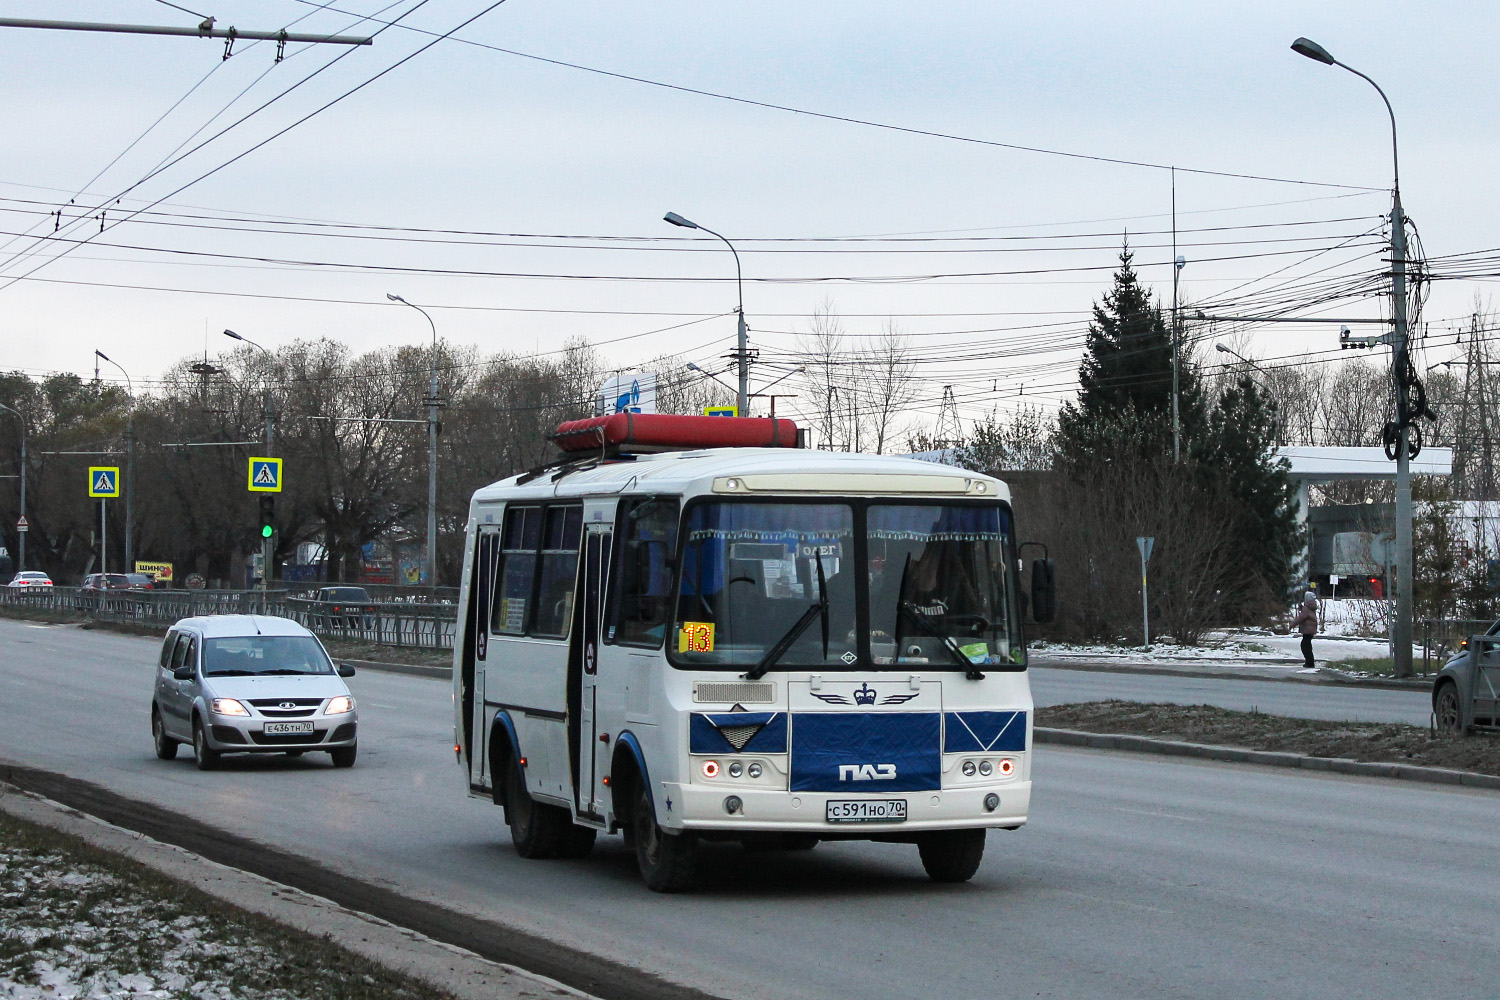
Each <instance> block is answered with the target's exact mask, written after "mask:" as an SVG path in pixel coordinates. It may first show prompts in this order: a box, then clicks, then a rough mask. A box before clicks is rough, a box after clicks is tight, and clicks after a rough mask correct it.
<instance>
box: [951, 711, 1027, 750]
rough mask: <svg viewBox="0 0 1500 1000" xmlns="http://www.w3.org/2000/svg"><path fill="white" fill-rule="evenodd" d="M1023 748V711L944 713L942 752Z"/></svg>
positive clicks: (1024, 716)
mask: <svg viewBox="0 0 1500 1000" xmlns="http://www.w3.org/2000/svg"><path fill="white" fill-rule="evenodd" d="M1025 749H1026V713H1025V712H947V713H945V714H944V717H943V751H944V752H945V753H1020V752H1021V751H1023V750H1025Z"/></svg>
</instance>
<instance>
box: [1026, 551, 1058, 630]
mask: <svg viewBox="0 0 1500 1000" xmlns="http://www.w3.org/2000/svg"><path fill="white" fill-rule="evenodd" d="M1056 616H1057V567H1056V565H1055V564H1054V563H1053V562H1052V560H1051V559H1033V560H1031V617H1032V618H1034V619H1035V620H1036V621H1038V622H1040V623H1041V624H1043V625H1045V624H1047V623H1048V622H1050V621H1052V619H1053V618H1055V617H1056Z"/></svg>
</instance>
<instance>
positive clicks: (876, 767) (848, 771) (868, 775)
mask: <svg viewBox="0 0 1500 1000" xmlns="http://www.w3.org/2000/svg"><path fill="white" fill-rule="evenodd" d="M895 779H896V765H895V764H840V765H839V780H840V781H894V780H895Z"/></svg>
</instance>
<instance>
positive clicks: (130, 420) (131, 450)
mask: <svg viewBox="0 0 1500 1000" xmlns="http://www.w3.org/2000/svg"><path fill="white" fill-rule="evenodd" d="M100 358H103V359H104V360H105V361H108V362H109V363H110V364H112V365H114V366H115V367H116V368H119V369H120V374H121V375H124V376H125V388H126V391H128V392H129V393H130V411H129V413H127V414H126V417H125V572H127V573H132V572H134V571H135V545H134V543H133V542H132V537H133V536H132V534H131V530H132V529H131V521H133V520H134V519H135V502H134V501H135V383H134V382H132V381H131V379H130V373H129V372H127V371H126V370H125V369H124V368H123V367H122V366H121V365H120V363H119V362H118V361H115V360H114V359H112V358H111V357H110V356H109V355H107V354H105V353H104V352H103V351H99V350H96V351H94V379H95V380H96V381H97V380H98V378H99V359H100Z"/></svg>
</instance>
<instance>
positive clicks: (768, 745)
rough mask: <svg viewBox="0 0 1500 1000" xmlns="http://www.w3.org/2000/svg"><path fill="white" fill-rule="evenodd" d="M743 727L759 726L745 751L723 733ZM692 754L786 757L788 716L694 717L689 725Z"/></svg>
mask: <svg viewBox="0 0 1500 1000" xmlns="http://www.w3.org/2000/svg"><path fill="white" fill-rule="evenodd" d="M739 726H759V727H761V728H760V731H759V732H757V733H756V734H755V735H754V736H752V737H751V738H750V741H749V742H748V743H746V744H745V745H744V747H743V748H742V749H741V750H738V751H737V750H735V748H734V745H733V744H732V743H730V742H729V741H728V740H727V739H725V738H724V734H723V733H722V732H721V731H720V729H721V728H723V729H730V728H734V727H739ZM688 750H689V752H691V753H718V754H729V753H786V713H784V712H722V713H716V714H713V715H708V714H703V713H694V714H693V717H692V719H691V720H690V722H689V723H688Z"/></svg>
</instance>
